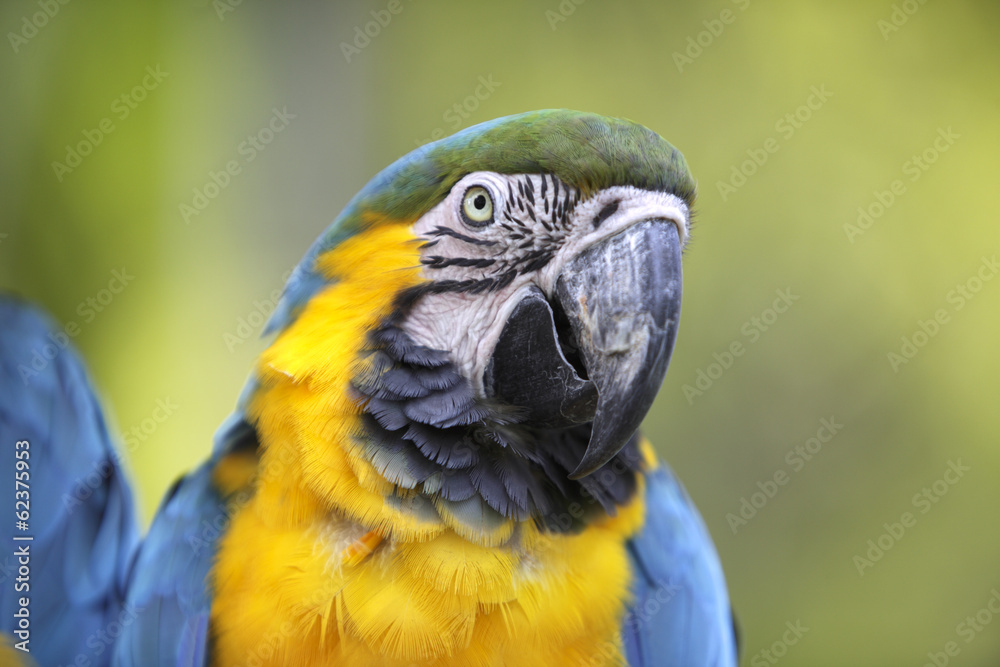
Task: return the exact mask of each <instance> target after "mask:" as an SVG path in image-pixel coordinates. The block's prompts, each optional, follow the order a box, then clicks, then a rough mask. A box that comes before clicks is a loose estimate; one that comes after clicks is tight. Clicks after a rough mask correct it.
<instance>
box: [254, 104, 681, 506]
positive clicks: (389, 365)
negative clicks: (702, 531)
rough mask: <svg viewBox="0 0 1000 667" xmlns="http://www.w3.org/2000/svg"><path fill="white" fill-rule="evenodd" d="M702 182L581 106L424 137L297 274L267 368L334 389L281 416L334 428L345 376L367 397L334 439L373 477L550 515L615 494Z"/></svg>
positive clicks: (473, 502)
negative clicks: (428, 140) (343, 436)
mask: <svg viewBox="0 0 1000 667" xmlns="http://www.w3.org/2000/svg"><path fill="white" fill-rule="evenodd" d="M694 192H695V186H694V181H693V179H692V177H691V175H690V173H689V171H688V169H687V166H686V164H685V162H684V158H683V156H682V155H681V154H680V153H679V152H678V151H677V150H676V149H675V148H673V146H671V145H670V144H669V143H667V142H666V141H665V140H664V139H662V138H661V137H660V136H659V135H657V134H656V133H654V132H652V131H650V130H648V129H646V128H644V127H642V126H640V125H638V124H635V123H632V122H629V121H625V120H618V119H612V118H606V117H603V116H598V115H594V114H588V113H581V112H575V111H567V110H547V111H536V112H529V113H525V114H519V115H515V116H509V117H505V118H500V119H497V120H494V121H490V122H487V123H484V124H481V125H477V126H474V127H471V128H468V129H466V130H464V131H462V132H460V133H458V134H456V135H453V136H452V137H449V138H446V139H443V140H440V141H437V142H434V143H432V144H428V145H425V146H423V147H421V148H419V149H417V150H416V151H414V152H412V153H411V154H409V155H407V156H405V157H403V158H402V159H400V160H399V161H397V162H396V163H394V164H393V165H391V166H389V167H388V168H387V169H385V170H384V171H383V172H381V173H380V174H378V175H377V176H376V177H375V178H374V179H373V180H372V181H371V182H370V183H369V184H368V185H367V186H366V187H365V188H364V189H362V190H361V191H360V192H359V193H358V194H357V195H356V196H355V197H354V198H353V199H352V200H351V201H350V203H349V204H348V205H347V207H346V208H345V210H344V211H343V212H342V213H341V215H340V216H339V217H338V219H337V220H336V221H335V222H334V224H333V225H332V226H331V227H330V228H329V229H328V230H327V232H326V233H325V234H324V235H323V236H321V237H320V238H319V239H318V240H317V241H316V243H315V244H314V245H313V247H312V248H311V249H310V251H309V252H308V254H307V255H306V257H305V259H304V260H303V262H302V263H301V264H300V265H299V266H298V267H297V269H296V270H295V272H294V273H293V275H292V277H291V279H290V280H289V283H288V285H287V286H286V288H285V292H284V294H283V296H282V300H281V302H280V304H279V306H278V308H277V310H276V311H275V313H274V315H273V317H272V320H271V322H270V323H269V325H268V328H269V330H270V331H277V332H279V336H278V338H277V341H276V343H275V344H274V346H273V347H272V350H277V351H276V352H272V353H271V354H270V355H268V354H265V355H264V357H263V361H262V363H261V364H260V366H259V371H258V375H257V377H256V384H257V385H260V386H262V387H263V386H273V385H275V384H277V383H281V382H290V383H291V384H293V385H296V386H298V387H300V388H305V389H304V391H306V392H307V393H306V394H303V396H305V395H308V396H310V397H313V398H315V397H317V396H321V395H323V396H327V398H326V399H323V400H319V399H317V400H313V398H310V399H308V400H310V401H312V402H313V403H314V405H313V407H311V408H309V411H308V412H307V413H303V412H301V411H300V412H297V413H296V415H298V416H292V417H289V415H288V414H287V413H285V414H283V415H282V416H280V417H275V418H274V419H272V421H276V420H278V419H280V420H282V421H284V422H288V421H290V420H291V421H295V420H296V419H298V420H299V421H301V422H310V423H311V424H313V426H311V427H310V428H313V430H314V431H315V432H316V433H317V434H319V435H317V439H316V440H315V441H323V440H333V439H336V437H337V436H336V434H335V433H334V432H333V431H331V429H330V428H327V429H324V428H323V426H322V422H323V420H324V419H330V420H332V419H333V418H334V417H333V416H332V415H333V413H335V412H336V411H337V408H336V405H339V404H338V403H336V401H335V399H334V398H331V397H332V396H334V394H335V392H338V391H342V392H343V393H344V395H345V396H347V397H348V399H347V402H348V403H349V404H350V406H351V408H352V409H353V410H354V412H355V413H356V414H357V419H356V426H355V427H353V428H352V429H351V431H350V433H349V437H348V438H347V440H349V441H350V444H347V445H343V446H344V447H346V448H347V449H348V450H349V452H350V455H349V458H350V459H351V461H355V462H356V461H359V460H360V461H362V462H363V463H364V465H366V466H370V468H367V467H366V468H365V471H368V470H371V471H374V472H375V473H377V475H368V474H367V472H364V471H361V472H359V469H358V465H357V464H356V463H352V464H351V465H352V466H353V469H354V472H355V474H356V475H357V477H358V478H359V479H361V480H362V484H363V485H364V486H366V488H369V489H382V491H381V493H382V494H383V495H384V496H386V497H389V496H391V497H392V498H393V499H394V501H393V502H396V503H397V504H405V503H411V504H412V503H415V502H416V501H414V500H413V499H414V498H420V499H422V500H423V501H427V502H429V503H430V504H431V505H432V506H433V507H434V508H436V510H437V512H438V513H439V514H441V515H442V516H443V515H444V514H448V515H450V516H451V515H464V516H466V517H469V516H475V517H476V520H477V521H479V520H481V517H482V516H483V515H485V514H487V513H488V514H491V515H492V514H495V515H497V517H498V520H502V519H511V518H513V519H515V520H523V519H525V518H529V517H534V518H535V519H540V520H542V521H544V520H545V519H544V517H545V516H547V515H549V514H551V513H552V512H553V511H554V510H555V509H556V508H558V507H559V506H561V505H562V504H563V503H565V502H567V501H568V500H572V499H574V498H578V497H580V496H581V494H583V495H585V496H588V497H592V498H597V499H598V500H599V501H600V504H601V505H602V506H604V507H605V508H606V509H609V510H611V511H613V507H614V505H615V504H617V503H620V502H622V501H623V500H625V499H626V498H627V497H628V496H629V495H630V494H631V493H632V492H633V491H634V488H635V479H634V472H635V470H637V469H638V467H639V463H638V458H639V457H638V454H637V445H636V438H635V433H636V430H637V428H638V426H639V423H640V422H641V421H642V419H643V417H644V416H645V414H646V413H647V411H648V410H649V408H650V406H651V404H652V402H653V399H654V397H655V395H656V393H657V391H658V389H659V387H660V384H661V382H662V380H663V377H664V374H665V373H666V370H667V364H668V361H669V358H670V354H671V351H672V348H673V344H674V340H675V337H676V333H677V326H678V319H679V312H680V303H681V251H682V248H683V246H684V244H685V241H686V239H687V237H688V229H689V225H690V217H691V206H692V204H693V199H694ZM391 257H398V260H390V259H389V258H391ZM323 300H327V303H326V305H325V306H320V305H319V302H321V301H323ZM343 332H349V333H350V336H348V335H347V334H345V333H343ZM283 339H286V342H285V343H283V342H282V340H283ZM287 341H292V342H295V341H297V342H295V344H294V348H292V349H294V350H295V351H296V355H295V361H294V362H293V361H291V359H292V355H291V354H290V353H289V354H286V355H284V356H282V354H281V352H280V351H281V349H282V346H283V345H284V347H285V348H289V346H290V345H292V343H291V342H287ZM338 346H339V347H338ZM341 347H346V348H350V349H349V350H347V351H345V350H342V349H340V348H341ZM306 350H309V351H308V352H307V351H306ZM272 398H273V397H272ZM296 400H305V399H296ZM260 412H262V411H261V410H257V413H258V421H259V420H260V415H259V413H260ZM339 414H340V413H338V415H339ZM324 415H326V416H324ZM338 418H339V417H338ZM317 423H318V424H319V425H316V424H317ZM298 440H299V441H300V442H301V441H302V440H303V439H302V438H298ZM300 446H303V445H300ZM307 458H308V457H307ZM323 461H324V458H323V456H322V455H314V456H312V457H311V458H309V462H308V464H307V466H306V467H308V468H309V469H310V470H316V469H319V468H322V465H324V463H323ZM612 464H615V466H616V467H615V469H614V473H613V474H610V475H602V474H598V471H601V470H602V468H609V467H610V466H611V465H612ZM330 465H332V464H330ZM369 477H377V478H378V482H377V483H376V482H369V481H366V480H367V479H368V478H369ZM383 482H384V483H385V484H383ZM386 489H389V490H386ZM330 494H331V495H332V491H331V492H330Z"/></svg>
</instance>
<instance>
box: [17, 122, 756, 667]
mask: <svg viewBox="0 0 1000 667" xmlns="http://www.w3.org/2000/svg"><path fill="white" fill-rule="evenodd" d="M694 194H695V185H694V181H693V179H692V177H691V175H690V173H689V171H688V168H687V166H686V164H685V162H684V158H683V157H682V156H681V154H680V153H679V152H678V151H677V150H676V149H674V148H673V147H672V146H671V145H670V144H669V143H667V142H666V141H664V140H663V139H662V138H661V137H659V136H658V135H657V134H655V133H653V132H652V131H650V130H648V129H646V128H644V127H642V126H640V125H637V124H635V123H632V122H629V121H625V120H618V119H612V118H605V117H602V116H597V115H594V114H588V113H580V112H575V111H566V110H548V111H537V112H531V113H525V114H520V115H516V116H510V117H506V118H500V119H497V120H494V121H491V122H488V123H484V124H481V125H477V126H475V127H471V128H469V129H467V130H464V131H462V132H459V133H458V134H456V135H454V136H452V137H449V138H446V139H443V140H441V141H438V142H435V143H432V144H428V145H426V146H424V147H422V148H419V149H417V150H416V151H413V152H412V153H410V154H409V155H407V156H405V157H403V158H402V159H400V160H399V161H397V162H396V163H394V164H392V165H391V166H389V167H388V168H387V169H385V170H384V171H383V172H381V173H380V174H378V175H377V176H376V177H375V178H374V179H372V181H371V182H370V183H368V185H367V186H365V187H364V189H362V190H361V191H360V192H359V193H358V194H357V195H356V196H355V197H354V198H353V199H352V200H351V201H350V202H349V203H348V205H347V207H346V208H345V209H344V211H343V212H342V213H341V214H340V216H339V217H338V218H337V220H336V221H335V222H334V223H333V225H332V226H331V227H330V228H329V229H328V230H327V231H326V232H325V233H324V234H323V235H322V236H321V237H320V238H319V239H318V240H317V241H316V243H315V244H314V245H313V246H312V248H311V249H310V250H309V252H308V253H307V254H306V256H305V258H304V260H303V261H302V263H301V264H300V265H299V266H298V268H297V269H296V270H295V272H294V273H293V275H292V277H291V279H290V280H289V282H288V284H287V286H286V288H285V291H284V293H283V296H282V299H281V302H280V304H279V306H278V308H277V310H276V311H275V313H274V315H273V318H272V320H271V321H270V323H269V325H268V329H267V332H268V333H274V334H276V335H275V337H274V339H273V342H272V343H271V344H270V346H269V347H268V348H267V349H266V350H265V351H264V353H263V354H262V355H261V357H260V359H259V361H258V362H257V363H256V365H255V367H254V369H253V371H252V373H251V377H250V380H249V381H248V383H247V386H246V388H245V389H244V391H243V393H242V395H241V397H240V399H239V402H238V406H237V409H236V411H235V414H234V415H233V416H232V417H231V418H230V419H229V420H228V421H227V422H226V423H225V424H224V425H223V427H222V428H221V429H220V431H219V433H218V434H217V436H216V441H215V446H214V449H213V452H212V455H211V457H210V459H209V460H208V461H207V462H206V463H205V464H204V465H202V466H201V467H200V468H199V469H197V470H196V471H194V472H192V473H191V474H189V475H187V476H186V477H184V478H183V479H181V480H180V481H178V482H177V483H176V484H175V485H174V487H173V488H172V489H171V491H170V492H169V493H168V494H167V496H166V498H165V499H164V500H163V502H162V505H161V507H160V508H159V510H158V512H157V514H156V516H155V518H154V520H153V524H152V526H151V528H150V530H149V533H148V535H147V536H146V537H145V539H144V540H142V541H141V543H139V542H138V540H137V537H136V529H135V521H134V518H133V509H132V504H131V502H132V501H131V499H130V496H129V489H128V486H127V484H126V482H125V480H124V479H123V478H122V475H121V472H120V469H119V467H118V465H117V464H118V461H117V457H116V455H115V452H114V449H113V448H112V446H111V444H110V442H109V438H108V433H107V430H106V428H105V426H104V422H103V420H102V417H101V413H100V411H99V409H98V407H97V404H96V402H95V400H94V397H93V393H92V391H91V390H90V388H89V384H88V382H87V379H86V376H85V374H84V371H83V370H82V368H81V365H80V363H79V362H78V361H77V359H76V357H75V354H74V353H73V352H72V350H71V349H67V350H65V351H62V352H61V353H60V354H58V355H57V356H56V358H55V360H54V362H53V363H52V364H50V365H49V367H48V368H46V369H44V371H41V372H38V371H36V372H35V375H37V376H38V377H34V376H31V377H28V378H25V377H24V371H23V365H24V364H25V363H27V361H26V359H27V358H28V357H30V355H31V350H33V349H37V348H38V347H39V346H41V345H45V344H46V342H47V341H50V340H51V339H52V335H53V331H54V327H53V326H52V324H51V323H49V322H47V321H45V320H44V319H43V318H42V317H41V316H39V315H37V314H35V313H34V312H32V311H31V310H30V309H28V308H27V307H26V306H24V305H23V304H20V303H18V302H15V301H12V300H10V299H6V300H4V301H2V302H0V317H2V331H0V361H2V373H3V374H2V376H0V399H2V402H0V411H2V412H0V415H2V418H3V421H2V425H0V436H2V438H3V440H2V447H0V449H2V451H3V456H4V460H3V468H2V471H3V472H2V476H3V478H2V480H0V495H2V497H4V498H8V499H11V498H13V497H14V470H15V467H16V459H15V449H14V443H15V442H16V441H22V440H27V441H30V443H31V445H30V446H31V465H32V475H33V477H32V494H33V495H32V502H33V503H34V504H33V512H34V518H33V524H32V526H33V530H34V531H35V532H34V534H35V542H34V543H33V546H32V549H33V550H34V551H33V553H34V554H35V556H34V558H35V560H34V561H32V562H33V564H32V567H33V568H34V570H33V572H34V574H33V578H32V580H31V595H32V596H33V597H32V598H31V600H32V602H31V604H32V606H31V614H32V619H34V620H33V623H34V624H33V625H32V628H33V630H32V632H33V634H32V639H31V644H30V647H31V648H32V653H31V657H32V658H33V659H34V660H36V661H37V662H38V664H41V665H56V664H59V665H69V664H73V665H77V664H79V665H83V664H87V665H101V664H109V663H110V664H114V665H142V666H149V665H171V666H174V665H305V666H309V665H352V666H353V665H504V666H507V665H532V666H534V665H619V664H624V663H627V664H630V665H681V666H683V667H697V666H700V665H713V666H727V665H734V664H735V661H736V649H735V638H734V630H733V624H732V617H731V614H730V608H729V602H728V598H727V593H726V588H725V583H724V580H723V575H722V570H721V567H720V565H719V561H718V558H717V556H716V553H715V550H714V548H713V546H712V543H711V540H710V538H709V535H708V533H707V531H706V529H705V527H704V525H703V524H702V521H701V519H700V518H699V516H698V514H697V512H696V510H695V509H694V507H693V505H692V503H691V501H690V499H689V498H688V497H687V495H686V494H685V492H684V490H683V489H682V487H681V485H680V484H679V482H678V481H677V480H676V479H675V478H674V477H673V475H672V474H671V473H670V471H669V470H668V469H667V467H666V466H665V465H664V464H663V463H660V462H659V461H657V459H656V456H655V455H654V453H653V449H652V448H651V446H650V445H649V443H648V442H646V441H645V440H643V439H641V438H640V437H639V436H638V435H637V434H636V429H637V427H638V426H639V423H640V421H641V420H642V418H643V417H644V415H645V414H646V412H647V411H648V409H649V407H650V405H651V404H652V402H653V398H654V397H655V395H656V393H657V391H658V389H659V386H660V384H661V382H662V379H663V376H664V374H665V373H666V369H667V363H668V361H669V357H670V354H671V351H672V348H673V344H674V339H675V336H676V333H677V325H678V317H679V309H680V302H681V250H682V248H683V247H684V244H685V242H686V240H687V238H688V231H689V227H690V220H691V206H692V203H693V200H694ZM81 484H83V485H84V486H86V488H87V489H89V490H90V493H88V494H87V495H86V496H85V499H84V500H80V497H81V496H80V494H79V493H78V491H79V488H80V485H81ZM67 498H69V499H72V502H66V501H65V499H67ZM7 514H8V515H10V514H13V512H8V513H7ZM3 521H4V522H5V523H4V527H5V528H8V530H7V532H6V533H5V535H4V536H3V540H4V547H3V550H2V552H0V556H6V557H7V558H8V561H9V560H10V559H15V560H16V556H15V555H14V549H15V547H13V546H11V544H12V543H11V542H10V541H9V536H11V535H15V534H17V533H18V531H17V530H16V529H15V526H14V523H13V521H14V519H13V518H11V517H9V516H6V515H5V518H4V519H3ZM13 544H15V545H16V544H17V543H13ZM5 567H6V565H5ZM4 572H8V570H6V569H5V570H4ZM14 572H15V573H16V566H15V570H14ZM12 581H13V575H10V574H8V576H7V580H6V581H5V582H4V583H3V586H2V591H0V610H2V612H3V615H2V618H0V630H2V631H4V633H6V641H7V645H6V646H5V647H2V648H0V660H2V659H3V657H4V656H16V655H19V651H18V648H17V645H18V642H19V641H21V640H22V638H21V636H20V635H18V634H17V632H16V631H17V629H18V620H17V618H15V616H14V615H13V614H14V612H15V611H16V609H17V605H18V601H17V596H19V595H20V594H19V593H16V592H15V590H14V587H13V586H12V585H11V584H12ZM105 638H107V641H106V640H105Z"/></svg>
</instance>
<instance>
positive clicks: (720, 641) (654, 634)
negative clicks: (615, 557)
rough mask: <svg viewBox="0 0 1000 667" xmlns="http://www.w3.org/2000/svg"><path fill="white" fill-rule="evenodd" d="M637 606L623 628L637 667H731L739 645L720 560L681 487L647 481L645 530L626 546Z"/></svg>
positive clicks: (663, 474)
mask: <svg viewBox="0 0 1000 667" xmlns="http://www.w3.org/2000/svg"><path fill="white" fill-rule="evenodd" d="M628 551H629V558H630V560H631V564H632V569H633V574H634V579H633V584H632V593H633V596H634V598H633V603H632V607H631V608H630V609H629V611H628V613H627V615H626V617H625V622H624V624H623V626H622V639H623V641H624V644H625V652H626V657H627V659H628V663H629V664H630V665H632V666H633V667H652V666H654V665H655V666H657V667H660V666H667V665H676V666H677V667H730V666H735V665H736V638H735V634H734V630H733V623H732V615H731V611H730V607H729V596H728V594H727V592H726V582H725V579H724V577H723V574H722V566H721V565H720V564H719V557H718V555H717V554H716V552H715V547H714V546H713V545H712V540H711V537H710V536H709V534H708V530H707V529H706V528H705V525H704V523H703V522H702V520H701V517H700V516H699V515H698V511H697V510H696V509H695V507H694V504H693V503H692V502H691V499H690V498H689V497H688V495H687V493H686V492H685V491H684V488H683V487H682V486H681V484H680V482H678V481H677V479H676V478H675V477H674V476H673V474H672V473H671V472H670V471H669V470H668V469H667V468H666V466H665V465H661V466H660V467H659V468H658V469H657V470H655V471H653V472H652V473H650V474H649V475H648V476H647V486H646V524H645V526H644V527H643V529H642V530H641V531H640V532H639V534H637V535H636V536H635V537H634V538H632V539H631V540H629V543H628Z"/></svg>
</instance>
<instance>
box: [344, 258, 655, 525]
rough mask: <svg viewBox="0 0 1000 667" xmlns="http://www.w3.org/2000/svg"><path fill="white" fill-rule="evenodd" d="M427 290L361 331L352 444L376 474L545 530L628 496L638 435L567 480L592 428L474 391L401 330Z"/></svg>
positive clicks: (584, 519)
mask: <svg viewBox="0 0 1000 667" xmlns="http://www.w3.org/2000/svg"><path fill="white" fill-rule="evenodd" d="M537 259H541V257H538V258H537ZM511 279H513V278H511ZM426 294H427V292H426V291H423V292H416V291H414V290H409V291H407V292H406V293H404V294H402V295H400V297H399V299H397V309H396V311H395V313H394V314H393V315H392V316H391V317H390V318H388V319H387V320H386V321H385V322H384V323H383V324H382V326H380V327H379V328H378V329H376V330H375V331H373V332H371V334H370V335H369V345H368V349H367V352H366V353H367V355H368V356H367V358H366V359H365V363H364V364H363V367H364V368H365V371H364V372H361V373H359V374H358V375H357V376H356V377H355V378H354V381H353V383H352V384H353V388H354V392H355V395H356V398H357V400H358V402H359V404H360V405H361V407H362V409H363V411H364V415H363V417H362V432H361V433H360V434H359V435H358V436H357V437H358V440H359V444H360V447H361V450H362V452H363V453H364V454H365V455H366V456H367V457H368V459H369V461H370V462H371V463H372V465H373V466H374V467H375V469H376V470H378V471H379V474H381V475H382V476H383V477H384V478H385V479H387V480H389V481H391V482H392V483H394V484H396V485H397V486H398V487H399V488H406V489H415V490H416V491H418V492H420V493H422V494H424V495H426V496H427V497H428V498H431V499H433V498H437V497H440V498H442V499H444V500H448V501H453V502H463V503H467V502H479V503H482V504H483V507H484V511H486V508H489V509H490V510H491V511H495V512H497V513H498V514H500V515H501V516H503V517H505V518H510V519H514V520H517V521H526V520H533V521H535V523H536V524H538V525H539V526H540V527H542V528H543V529H546V530H549V531H553V532H570V531H576V530H579V529H581V528H583V527H584V526H586V525H587V524H588V523H589V522H590V521H593V520H596V519H598V518H600V517H606V516H608V515H613V514H614V513H615V511H616V508H617V507H619V506H621V505H623V504H624V503H626V502H628V501H629V500H630V499H631V498H632V496H633V495H634V494H635V491H636V488H637V480H636V475H637V471H638V470H639V467H640V457H639V452H638V445H637V440H636V438H633V439H632V441H630V442H629V444H628V445H626V447H625V448H624V449H623V450H622V451H621V452H620V453H619V454H618V455H617V456H616V457H615V458H614V459H612V461H611V462H609V463H608V464H607V465H606V466H604V468H602V469H600V470H599V471H597V472H596V473H594V474H593V475H590V476H588V477H585V478H583V479H582V480H570V479H569V478H568V475H569V473H570V472H571V471H572V470H573V469H575V467H576V465H577V464H578V463H579V461H580V460H581V458H582V457H583V452H584V451H585V450H586V447H587V444H588V442H589V440H590V426H589V425H583V426H579V427H576V428H572V429H565V430H560V431H543V430H539V429H535V428H533V427H531V425H529V424H524V423H520V416H519V415H518V414H516V413H515V412H512V411H510V410H507V409H505V407H504V406H502V405H498V404H492V403H489V402H487V401H483V400H481V399H478V398H476V397H475V395H474V393H473V391H472V388H471V384H470V383H469V381H468V380H467V379H466V378H465V377H463V376H462V375H461V374H460V373H459V371H458V370H457V367H456V366H455V365H454V364H453V363H452V362H451V360H450V357H449V355H448V353H447V352H445V351H443V350H434V349H430V348H427V347H424V346H422V345H419V344H417V343H416V342H415V341H414V340H413V339H412V338H410V336H409V335H408V334H407V333H406V332H405V331H403V329H402V323H403V322H404V321H405V316H406V313H407V312H409V309H410V308H412V307H413V305H414V304H415V303H416V301H417V299H419V298H421V297H422V296H424V295H426ZM571 510H572V511H571Z"/></svg>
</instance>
